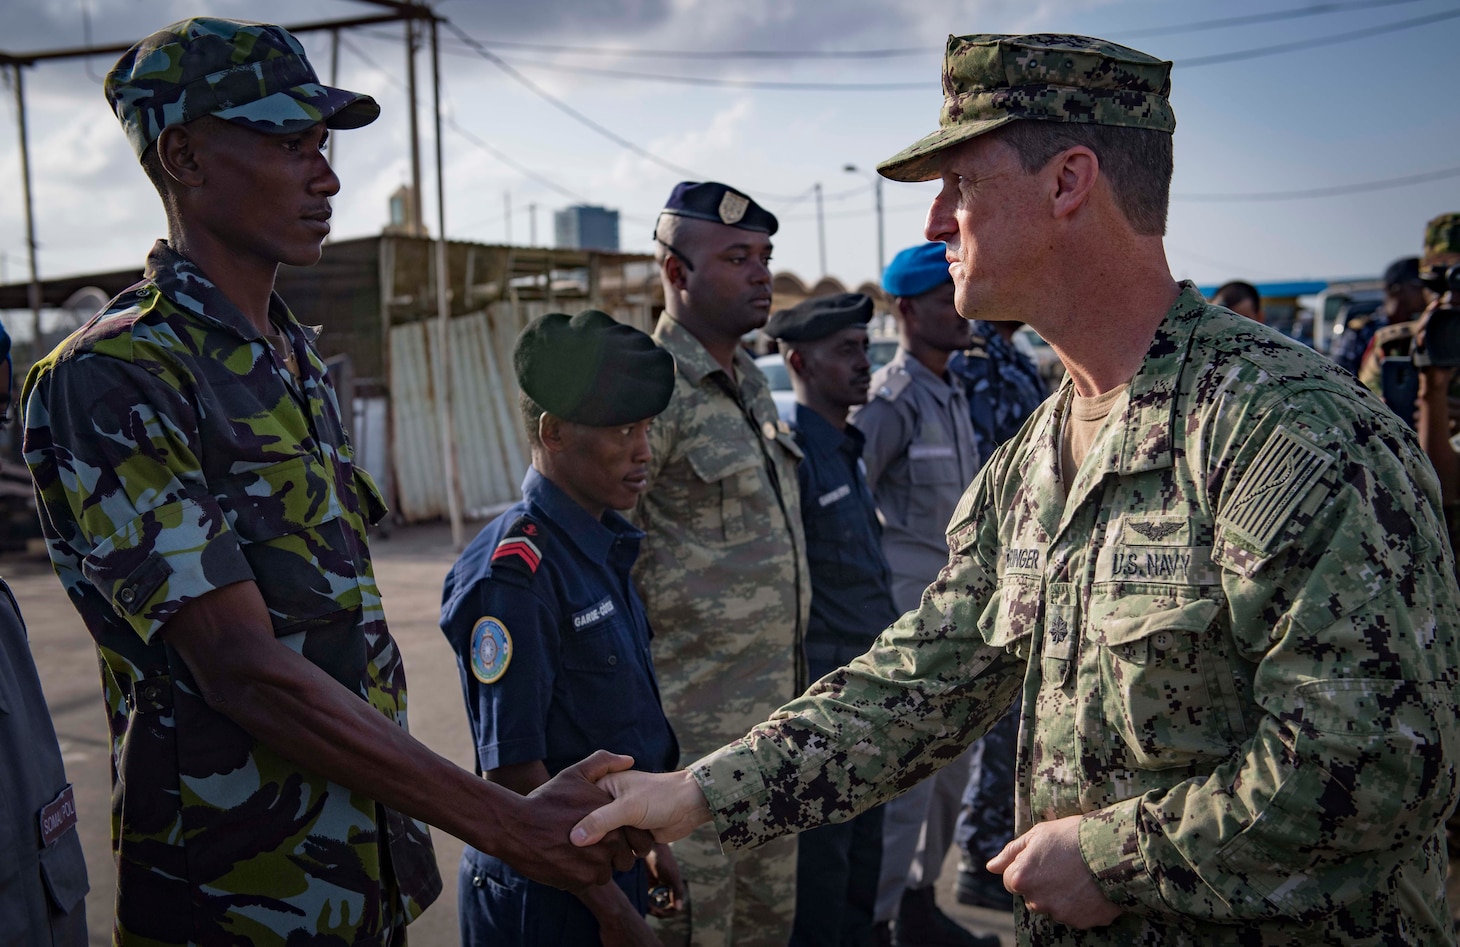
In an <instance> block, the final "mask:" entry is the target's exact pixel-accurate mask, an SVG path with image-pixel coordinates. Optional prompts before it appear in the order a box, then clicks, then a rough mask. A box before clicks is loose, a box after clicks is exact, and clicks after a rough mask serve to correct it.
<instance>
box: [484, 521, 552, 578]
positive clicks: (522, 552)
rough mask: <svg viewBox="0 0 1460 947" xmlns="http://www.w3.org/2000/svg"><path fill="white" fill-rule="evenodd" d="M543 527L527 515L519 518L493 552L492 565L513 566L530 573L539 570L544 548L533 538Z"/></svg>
mask: <svg viewBox="0 0 1460 947" xmlns="http://www.w3.org/2000/svg"><path fill="white" fill-rule="evenodd" d="M541 529H542V528H541V527H540V526H538V525H537V523H536V522H534V521H533V520H531V519H528V518H527V517H525V516H523V517H520V518H518V520H517V522H515V523H513V524H512V528H511V529H509V530H507V534H506V535H505V536H503V537H502V540H501V542H499V543H497V548H496V550H495V551H493V553H492V565H493V566H497V565H505V566H513V567H516V568H518V569H521V570H523V571H525V572H527V574H528V575H532V574H533V573H535V572H537V567H538V565H539V564H540V563H541V562H542V550H540V549H538V548H537V543H535V542H533V539H534V538H536V537H537V536H538V534H539V533H540V532H541Z"/></svg>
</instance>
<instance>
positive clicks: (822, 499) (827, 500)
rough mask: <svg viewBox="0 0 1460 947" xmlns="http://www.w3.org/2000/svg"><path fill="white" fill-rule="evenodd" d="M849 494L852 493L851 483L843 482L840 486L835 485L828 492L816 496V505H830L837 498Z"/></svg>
mask: <svg viewBox="0 0 1460 947" xmlns="http://www.w3.org/2000/svg"><path fill="white" fill-rule="evenodd" d="M851 495H852V487H851V484H847V483H844V484H842V485H841V486H839V487H837V488H836V489H835V490H833V491H831V492H830V493H823V494H822V495H821V496H819V497H817V498H816V504H817V505H818V506H831V505H832V504H833V503H835V502H836V501H837V500H840V499H841V498H842V497H846V496H851Z"/></svg>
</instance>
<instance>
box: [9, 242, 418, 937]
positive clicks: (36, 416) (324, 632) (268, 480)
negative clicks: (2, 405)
mask: <svg viewBox="0 0 1460 947" xmlns="http://www.w3.org/2000/svg"><path fill="white" fill-rule="evenodd" d="M270 319H271V320H272V322H273V324H274V325H275V327H276V328H277V331H279V332H280V333H281V334H282V335H283V337H284V339H285V340H286V344H287V346H288V349H287V350H288V352H290V353H292V355H293V361H294V362H295V363H297V367H298V378H297V379H296V378H293V377H292V376H291V375H290V373H289V371H288V369H287V368H286V366H285V360H284V359H283V358H282V357H281V356H280V354H278V353H276V352H275V350H274V348H273V347H272V346H271V345H270V343H269V342H268V341H267V340H266V339H265V338H264V337H263V336H261V335H260V334H259V332H258V330H257V329H255V328H254V327H253V325H252V323H250V322H249V320H248V319H247V317H245V316H244V315H243V313H242V312H240V311H239V310H238V309H237V308H235V307H234V306H233V305H232V304H231V303H230V302H229V301H228V300H227V299H226V298H225V297H224V296H223V294H222V293H221V292H220V291H219V290H218V289H217V287H215V286H214V285H213V284H212V283H210V282H209V281H208V280H207V278H206V277H205V276H204V275H203V273H202V272H201V271H200V270H199V269H198V268H197V267H196V266H194V265H193V264H192V263H191V262H190V261H189V260H187V259H186V258H184V257H182V256H181V255H179V254H178V253H177V252H175V251H174V250H172V249H171V248H170V247H169V246H168V245H167V244H166V243H165V242H162V241H159V242H158V243H157V245H156V246H155V247H154V248H153V250H152V253H151V255H150V256H149V257H148V260H147V270H146V277H145V279H144V280H143V281H142V282H141V283H138V284H137V285H136V286H134V287H132V288H131V289H129V290H127V291H126V292H124V293H123V294H122V295H121V296H119V297H117V299H115V300H113V301H112V303H111V304H110V305H108V307H107V308H106V310H104V311H103V312H102V313H101V314H100V315H99V316H98V317H96V318H95V319H93V320H92V321H91V322H90V323H88V324H87V325H86V326H85V327H84V328H82V329H81V330H80V331H78V332H77V333H75V334H74V335H72V336H71V338H69V339H68V340H66V341H65V342H64V343H62V345H61V346H60V347H59V348H57V349H56V351H54V352H52V353H51V354H50V355H49V356H47V357H46V358H44V359H42V360H41V361H40V362H39V363H38V364H37V365H36V367H35V368H34V369H33V370H32V371H31V373H30V376H29V377H28V378H27V379H26V384H25V390H24V392H23V395H22V400H23V403H24V404H25V406H26V418H25V420H26V432H25V461H26V463H27V464H28V465H29V467H30V469H31V474H32V476H33V477H34V478H35V483H36V491H37V499H38V501H39V506H40V514H41V522H42V525H43V527H44V530H45V536H46V541H47V544H48V547H49V551H50V554H51V559H52V562H53V564H54V565H55V568H56V572H57V574H58V575H59V576H60V578H61V582H62V584H63V585H64V586H65V588H66V591H67V593H68V594H69V595H70V597H71V601H72V603H73V604H74V605H75V606H76V609H77V610H78V611H79V612H80V613H81V617H82V619H83V620H84V621H85V623H86V626H87V628H88V630H89V631H90V632H91V634H92V637H93V638H95V640H96V644H97V647H98V649H99V650H100V653H101V658H102V684H103V690H104V695H105V699H106V704H107V707H108V709H109V713H108V720H109V724H110V728H111V736H112V764H113V774H114V785H113V791H112V799H113V810H112V846H113V849H114V850H115V853H116V857H117V915H116V928H115V938H116V941H117V942H118V943H122V944H134V943H136V944H147V945H161V944H210V945H211V944H254V945H267V944H284V943H303V942H306V941H307V942H309V943H323V942H326V941H327V942H329V943H337V944H360V945H365V944H378V943H388V942H390V939H391V936H392V932H393V931H397V930H398V929H399V928H401V927H403V925H404V924H406V923H407V922H408V921H409V920H410V919H412V918H414V917H416V916H417V915H419V914H420V913H421V911H422V910H424V909H425V907H426V906H427V905H428V904H430V903H431V902H432V901H433V900H434V899H435V898H436V896H437V895H438V894H439V893H440V890H441V879H440V877H439V875H438V874H437V870H436V862H435V856H434V854H433V852H432V849H431V841H430V838H429V836H428V834H427V830H426V827H425V826H424V825H421V824H420V823H417V822H414V821H412V820H411V819H408V818H405V817H404V816H401V815H399V814H397V813H395V812H392V811H390V810H388V809H385V808H384V807H382V806H380V805H378V804H377V803H376V802H375V801H373V800H371V799H369V798H367V797H365V796H364V795H361V794H360V793H357V792H353V791H351V790H349V789H346V788H344V787H343V786H340V785H338V784H335V783H332V782H330V781H329V780H327V779H325V778H323V777H321V776H318V775H316V774H314V773H311V772H310V771H309V770H307V769H302V768H300V767H299V766H297V765H295V764H294V763H291V762H289V761H287V760H285V759H283V758H282V757H280V756H279V755H278V754H277V753H275V752H274V751H272V750H271V749H269V748H268V747H266V746H264V745H263V744H261V743H259V742H258V741H257V740H255V739H254V738H253V737H252V736H250V735H249V734H248V733H246V732H244V731H243V730H242V729H241V728H240V727H238V726H237V725H236V724H234V723H233V722H232V721H231V720H229V719H228V717H226V716H224V715H223V714H221V713H219V712H218V711H217V710H215V709H214V708H213V707H211V706H210V705H209V704H208V702H207V700H206V699H205V698H204V697H203V694H202V692H201V690H200V688H199V687H198V684H197V681H196V680H195V679H194V677H193V675H192V673H191V672H190V671H189V669H188V667H187V665H186V664H185V663H184V662H183V661H182V660H181V658H180V657H179V655H178V652H176V651H175V650H173V649H172V648H171V647H170V646H168V645H167V643H166V642H165V641H164V640H163V638H161V637H159V635H158V631H159V629H161V628H162V627H163V626H164V625H165V624H166V623H167V622H168V620H169V619H171V618H172V617H173V616H175V615H176V614H177V613H178V609H179V608H180V607H181V606H182V605H183V604H184V603H186V602H188V601H190V600H193V599H196V598H199V597H200V596H203V595H206V594H207V593H209V592H211V591H213V590H215V589H219V588H222V587H224V586H227V585H230V584H233V583H236V582H249V581H251V582H254V583H256V584H257V585H258V588H259V591H260V592H261V593H262V595H263V598H264V602H265V604H266V605H267V606H268V609H269V615H270V618H271V619H272V622H273V629H274V634H275V636H276V637H277V638H278V640H279V641H280V642H281V643H283V644H285V645H286V646H288V647H289V648H291V649H292V650H294V651H297V652H299V653H301V654H303V655H304V656H305V657H306V658H308V659H309V660H310V661H311V662H313V663H314V664H315V665H316V666H318V667H319V668H321V669H322V670H324V671H325V672H326V673H327V674H329V675H330V676H331V677H332V678H334V679H335V680H336V681H338V682H339V683H340V684H341V685H342V686H344V687H345V688H347V689H348V690H349V691H351V692H352V693H354V694H357V695H358V696H359V697H360V699H361V700H365V701H368V702H369V703H370V705H371V706H372V707H374V708H375V709H377V710H378V711H380V713H382V714H384V715H385V716H387V717H389V718H390V719H392V720H394V721H396V722H397V723H399V724H400V725H401V727H402V728H404V727H405V726H406V688H405V671H404V668H403V667H402V664H401V657H400V653H399V652H398V651H397V649H396V646H395V642H394V641H393V640H392V639H391V636H390V633H389V632H388V631H387V629H386V625H385V614H384V612H383V610H382V608H381V603H380V591H379V589H378V588H377V587H376V584H375V578H374V575H373V573H372V571H371V566H370V554H369V551H368V549H367V546H366V539H365V530H366V523H367V522H375V521H376V520H378V519H379V518H380V517H381V516H382V515H383V514H384V512H385V511H384V507H383V506H382V505H381V502H380V498H379V494H378V493H377V491H376V489H375V486H374V484H373V483H372V482H371V480H370V477H369V476H368V475H367V474H366V473H365V472H364V471H363V470H361V469H359V468H357V467H355V465H354V462H353V459H352V454H351V449H350V444H349V441H348V440H347V438H346V436H345V432H344V430H343V428H342V427H341V425H340V415H339V408H338V405H337V403H336V399H335V394H334V392H333V390H332V389H331V388H330V385H329V382H328V379H327V378H326V376H325V367H324V363H323V362H322V361H321V360H320V358H319V355H318V354H317V352H316V351H315V348H314V345H313V338H314V335H313V332H312V330H309V329H307V328H305V327H303V326H301V325H300V324H299V323H297V322H296V321H295V320H294V318H293V316H292V315H291V314H290V313H289V311H288V309H287V308H286V307H285V306H284V304H283V302H282V301H281V300H280V299H279V298H278V296H274V297H273V298H272V300H271V302H270ZM396 936H399V934H397V935H396Z"/></svg>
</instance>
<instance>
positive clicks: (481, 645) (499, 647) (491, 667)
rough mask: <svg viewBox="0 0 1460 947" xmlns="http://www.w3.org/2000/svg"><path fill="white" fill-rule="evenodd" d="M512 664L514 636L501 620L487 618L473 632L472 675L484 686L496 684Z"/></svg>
mask: <svg viewBox="0 0 1460 947" xmlns="http://www.w3.org/2000/svg"><path fill="white" fill-rule="evenodd" d="M511 663H512V635H511V634H509V633H508V631H507V626H506V625H504V624H502V622H501V620H500V619H497V618H492V617H491V616H487V617H485V618H482V619H480V620H478V621H477V623H476V625H475V627H473V628H472V630H471V673H472V676H473V677H475V678H476V679H477V680H479V681H481V682H482V683H483V684H495V683H496V682H497V681H499V680H501V679H502V675H503V674H506V673H507V665H509V664H511Z"/></svg>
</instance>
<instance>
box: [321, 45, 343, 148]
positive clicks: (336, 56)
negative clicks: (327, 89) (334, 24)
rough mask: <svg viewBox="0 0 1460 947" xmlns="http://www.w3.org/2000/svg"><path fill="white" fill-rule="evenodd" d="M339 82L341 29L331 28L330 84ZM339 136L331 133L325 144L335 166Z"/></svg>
mask: <svg viewBox="0 0 1460 947" xmlns="http://www.w3.org/2000/svg"><path fill="white" fill-rule="evenodd" d="M339 84H340V31H339V30H330V85H332V86H338V85H339ZM338 137H339V136H338V135H331V136H330V139H329V144H328V145H326V146H325V150H324V160H326V161H328V162H329V163H330V167H334V165H335V139H336V138H338Z"/></svg>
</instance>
